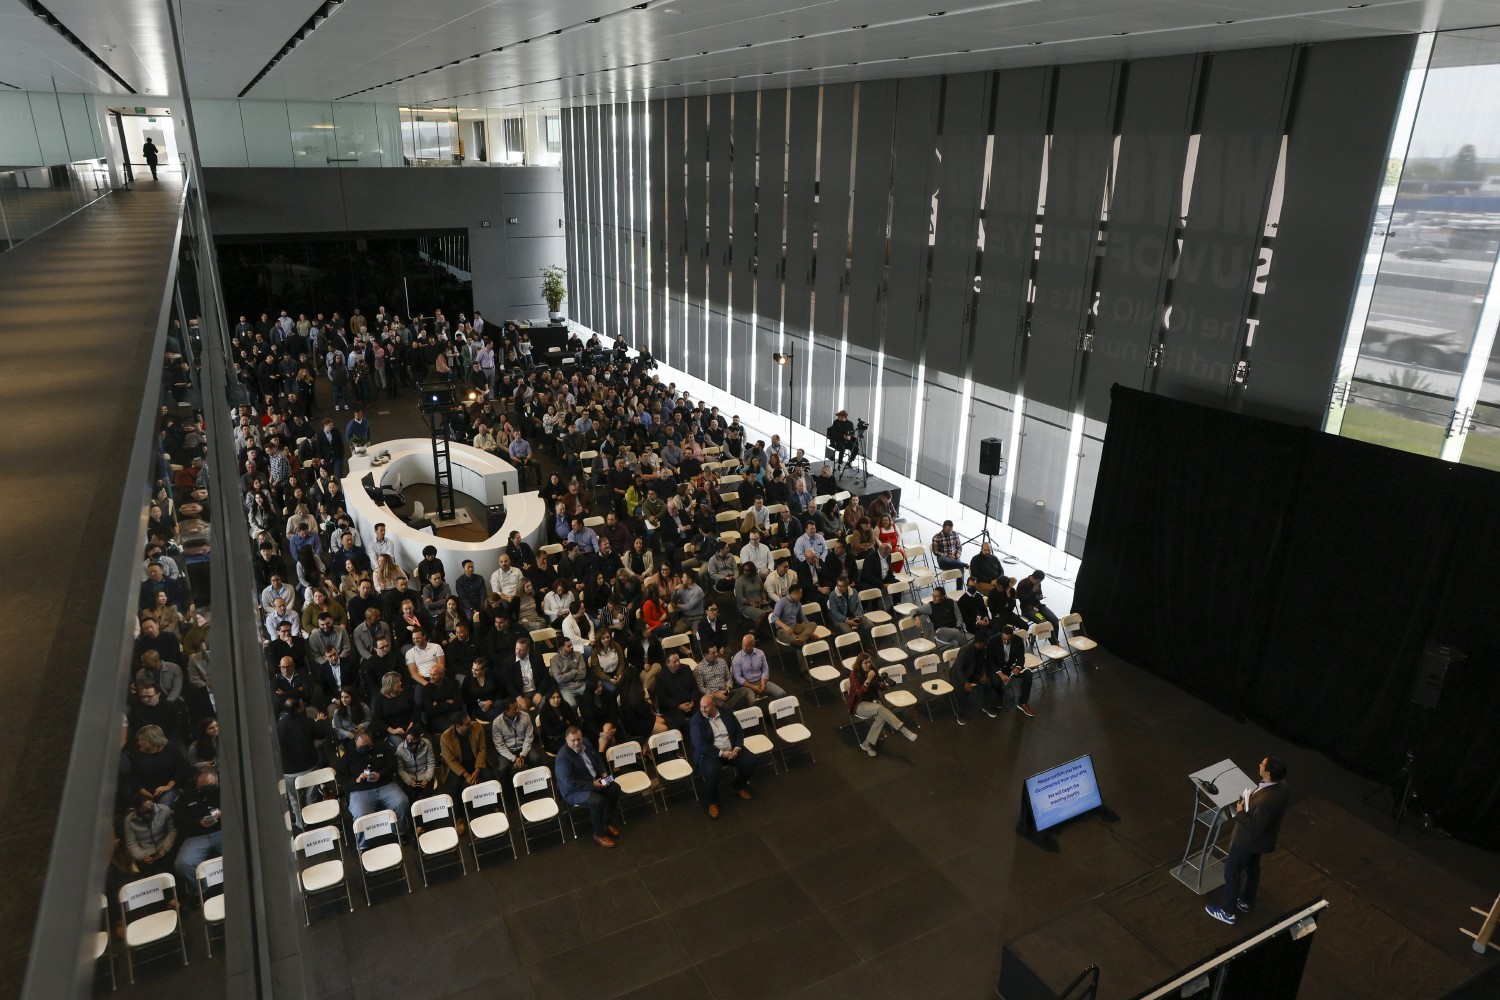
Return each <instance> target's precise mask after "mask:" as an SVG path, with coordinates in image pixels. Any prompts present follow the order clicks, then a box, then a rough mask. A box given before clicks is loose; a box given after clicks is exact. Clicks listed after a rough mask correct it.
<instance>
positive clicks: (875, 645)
mask: <svg viewBox="0 0 1500 1000" xmlns="http://www.w3.org/2000/svg"><path fill="white" fill-rule="evenodd" d="M883 640H888V641H889V644H888V645H881V642H882V641H883ZM870 646H871V648H872V649H873V650H874V652H875V658H876V659H877V660H880V661H881V662H882V663H905V662H906V650H904V649H902V648H901V646H900V644H899V643H898V641H897V639H896V626H894V625H890V624H886V625H876V626H875V627H874V628H872V629H870Z"/></svg>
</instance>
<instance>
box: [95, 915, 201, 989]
mask: <svg viewBox="0 0 1500 1000" xmlns="http://www.w3.org/2000/svg"><path fill="white" fill-rule="evenodd" d="M113 940H114V935H113V934H111V933H110V932H109V897H107V896H105V895H104V893H102V892H101V893H100V894H99V929H98V930H97V931H95V932H94V961H95V962H96V963H97V962H98V961H99V959H101V958H102V959H104V960H105V962H106V964H107V965H108V966H109V988H110V991H111V992H113V991H114V990H117V989H119V987H120V984H119V983H118V982H117V981H116V980H115V951H114V949H113V948H112V947H110V942H112V941H113ZM210 957H212V953H210Z"/></svg>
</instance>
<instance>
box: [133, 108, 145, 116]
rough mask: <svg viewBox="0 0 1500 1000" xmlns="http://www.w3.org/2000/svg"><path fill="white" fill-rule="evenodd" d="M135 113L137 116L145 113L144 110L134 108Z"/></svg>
mask: <svg viewBox="0 0 1500 1000" xmlns="http://www.w3.org/2000/svg"><path fill="white" fill-rule="evenodd" d="M135 113H136V114H138V115H143V114H145V113H146V109H145V108H136V109H135Z"/></svg>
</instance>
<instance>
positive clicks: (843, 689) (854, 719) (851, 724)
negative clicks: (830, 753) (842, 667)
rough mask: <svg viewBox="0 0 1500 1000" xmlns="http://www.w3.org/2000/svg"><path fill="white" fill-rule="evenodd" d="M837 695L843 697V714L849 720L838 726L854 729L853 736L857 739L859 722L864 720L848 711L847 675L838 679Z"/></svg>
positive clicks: (858, 737)
mask: <svg viewBox="0 0 1500 1000" xmlns="http://www.w3.org/2000/svg"><path fill="white" fill-rule="evenodd" d="M839 696H840V697H841V698H843V699H844V714H845V715H846V716H848V718H849V721H848V722H846V723H844V725H842V726H839V728H840V729H843V728H845V727H848V728H849V729H852V730H854V738H855V739H856V740H859V739H860V736H859V724H860V723H861V722H864V721H865V720H864V719H861V718H860V717H859V716H857V715H855V714H854V713H853V712H851V711H849V678H847V677H845V678H844V679H843V680H841V681H839Z"/></svg>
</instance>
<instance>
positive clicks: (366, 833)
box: [354, 809, 411, 906]
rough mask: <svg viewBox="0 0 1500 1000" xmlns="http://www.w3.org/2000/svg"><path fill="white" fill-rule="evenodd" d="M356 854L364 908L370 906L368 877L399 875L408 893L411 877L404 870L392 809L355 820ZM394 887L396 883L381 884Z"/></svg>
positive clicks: (398, 833) (404, 857)
mask: <svg viewBox="0 0 1500 1000" xmlns="http://www.w3.org/2000/svg"><path fill="white" fill-rule="evenodd" d="M354 837H355V841H354V843H355V844H356V845H359V844H363V845H364V846H363V847H359V846H356V847H355V853H357V854H358V855H359V879H360V884H361V885H362V886H363V887H364V890H365V905H366V906H369V905H370V876H371V875H385V874H388V873H392V872H395V873H398V874H399V875H400V881H401V882H403V883H405V885H406V891H407V892H408V893H409V892H411V876H410V875H408V874H407V871H406V856H405V855H403V854H402V853H401V824H400V820H399V819H398V818H397V816H396V810H394V809H382V810H380V811H379V812H372V813H366V814H365V815H363V816H361V817H359V818H358V819H356V820H355V821H354ZM384 884H385V885H394V884H395V880H394V879H393V880H391V881H389V882H386V883H384Z"/></svg>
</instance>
